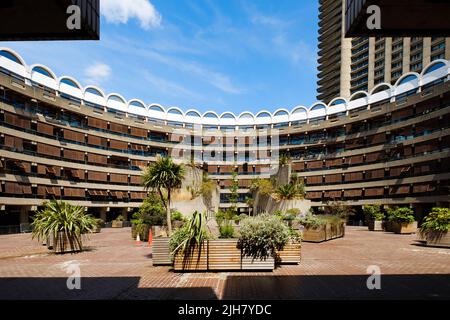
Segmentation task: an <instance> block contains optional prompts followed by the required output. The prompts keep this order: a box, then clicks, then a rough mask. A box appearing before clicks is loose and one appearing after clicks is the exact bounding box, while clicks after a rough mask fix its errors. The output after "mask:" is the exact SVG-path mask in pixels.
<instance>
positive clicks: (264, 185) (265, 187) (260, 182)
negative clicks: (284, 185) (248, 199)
mask: <svg viewBox="0 0 450 320" xmlns="http://www.w3.org/2000/svg"><path fill="white" fill-rule="evenodd" d="M273 189H274V187H273V183H272V181H270V180H267V179H260V178H257V179H253V180H252V183H251V185H250V191H252V192H253V191H258V192H259V193H260V194H262V195H270V194H272V193H273Z"/></svg>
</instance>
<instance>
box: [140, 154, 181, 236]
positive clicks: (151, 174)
mask: <svg viewBox="0 0 450 320" xmlns="http://www.w3.org/2000/svg"><path fill="white" fill-rule="evenodd" d="M184 175H185V169H184V167H183V166H182V165H181V164H176V163H175V162H173V160H172V158H169V157H162V158H159V159H158V160H157V161H156V162H155V163H153V164H152V165H150V166H148V167H147V168H146V170H145V172H144V174H143V175H142V184H143V186H144V188H145V189H146V190H154V191H157V192H158V194H159V195H160V198H161V200H162V201H163V204H164V206H165V208H166V219H167V229H168V233H169V235H171V234H172V221H171V213H170V203H171V200H172V192H173V191H174V190H175V189H179V188H181V184H182V182H183V179H184ZM163 192H165V193H166V196H164V193H163Z"/></svg>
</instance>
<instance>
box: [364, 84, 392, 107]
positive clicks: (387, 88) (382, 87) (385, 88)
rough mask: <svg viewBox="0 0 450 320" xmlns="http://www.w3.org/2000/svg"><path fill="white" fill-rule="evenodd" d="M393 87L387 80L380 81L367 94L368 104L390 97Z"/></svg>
mask: <svg viewBox="0 0 450 320" xmlns="http://www.w3.org/2000/svg"><path fill="white" fill-rule="evenodd" d="M393 92H394V87H393V86H392V85H391V84H390V83H387V82H383V83H380V84H378V85H376V86H375V87H373V88H372V90H371V91H370V94H369V104H373V103H376V102H380V101H384V100H388V99H391V98H392V95H393Z"/></svg>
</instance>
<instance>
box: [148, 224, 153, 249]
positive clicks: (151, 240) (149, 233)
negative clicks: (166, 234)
mask: <svg viewBox="0 0 450 320" xmlns="http://www.w3.org/2000/svg"><path fill="white" fill-rule="evenodd" d="M152 242H153V233H152V228H150V229H149V230H148V246H151V245H152Z"/></svg>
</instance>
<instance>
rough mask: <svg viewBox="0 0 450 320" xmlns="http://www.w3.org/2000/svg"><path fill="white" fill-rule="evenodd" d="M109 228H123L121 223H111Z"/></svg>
mask: <svg viewBox="0 0 450 320" xmlns="http://www.w3.org/2000/svg"><path fill="white" fill-rule="evenodd" d="M111 228H123V221H113V222H112V224H111Z"/></svg>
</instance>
